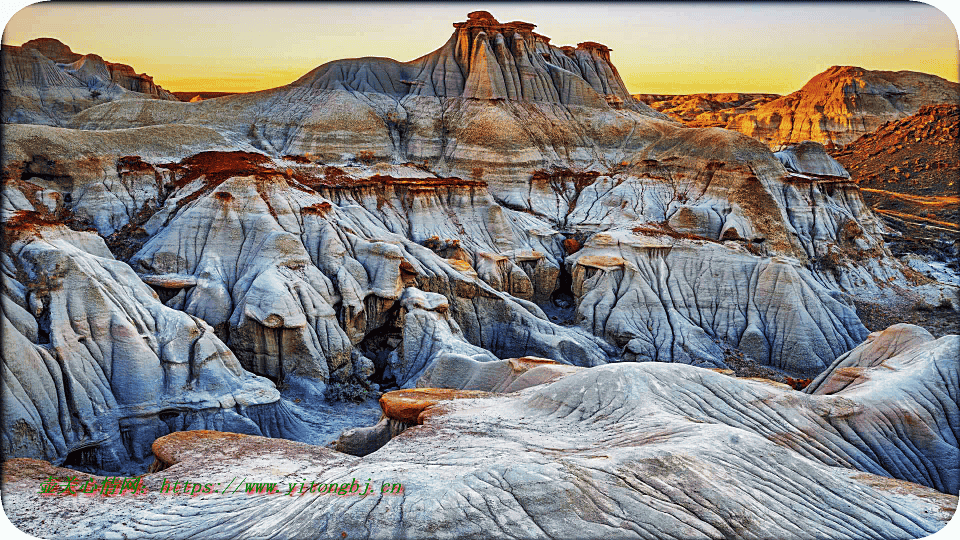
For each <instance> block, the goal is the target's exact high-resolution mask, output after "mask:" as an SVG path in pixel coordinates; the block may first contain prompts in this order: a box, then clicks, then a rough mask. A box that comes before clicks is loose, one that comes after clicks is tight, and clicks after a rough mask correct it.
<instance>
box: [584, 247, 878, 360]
mask: <svg viewBox="0 0 960 540" xmlns="http://www.w3.org/2000/svg"><path fill="white" fill-rule="evenodd" d="M567 264H568V265H569V266H570V268H571V270H570V272H571V275H572V276H573V293H574V295H575V297H576V298H577V321H578V324H579V325H580V326H581V327H582V328H584V329H586V330H590V331H592V332H593V333H595V334H598V335H602V336H604V337H605V338H606V339H607V340H608V341H609V342H611V343H613V344H615V345H616V346H617V347H619V348H621V351H622V352H621V359H623V360H628V361H651V360H653V361H663V360H669V361H673V362H682V363H685V364H694V365H704V366H716V367H726V364H725V363H724V361H723V359H724V352H725V348H730V347H734V348H738V349H740V350H741V351H743V352H744V353H745V354H746V355H747V356H749V357H750V358H752V359H753V360H754V361H756V362H759V363H760V364H764V365H770V366H773V367H776V368H778V369H781V370H784V371H786V372H788V373H793V374H801V375H806V376H811V375H815V374H817V373H819V372H820V371H821V370H823V369H824V368H825V367H827V366H828V365H829V363H830V362H832V359H834V358H836V357H837V356H838V355H839V354H842V353H843V352H845V351H847V350H849V349H850V348H852V347H853V346H855V345H856V344H857V343H859V342H860V341H862V340H863V338H864V337H865V336H866V335H867V331H866V329H865V328H864V327H863V325H862V324H860V321H859V320H858V319H857V316H856V312H855V311H854V310H853V309H852V308H851V307H850V306H848V305H845V304H843V303H842V302H838V301H836V300H834V299H833V298H831V296H830V295H829V294H828V292H827V291H826V290H825V289H824V288H823V287H822V286H821V285H820V284H819V283H818V282H817V281H816V280H815V279H814V277H813V276H812V275H811V274H810V272H809V271H808V270H807V269H805V268H803V267H800V266H798V265H796V264H795V263H791V261H790V260H789V259H787V258H782V257H778V258H773V259H760V258H757V257H755V256H752V255H750V254H746V253H742V252H738V251H737V250H734V249H731V248H729V247H726V246H723V245H720V244H718V243H713V242H705V241H696V240H686V239H673V238H670V237H668V236H665V235H664V236H659V237H658V236H648V235H646V234H637V233H634V232H632V231H629V230H628V231H624V230H611V231H607V232H603V233H598V234H596V235H594V236H593V237H592V238H591V239H590V240H589V241H588V242H587V243H586V244H585V245H584V247H583V249H582V250H580V251H579V252H577V253H576V254H574V255H571V256H570V257H568V258H567Z"/></svg>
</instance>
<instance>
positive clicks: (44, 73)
mask: <svg viewBox="0 0 960 540" xmlns="http://www.w3.org/2000/svg"><path fill="white" fill-rule="evenodd" d="M2 56H3V111H2V115H3V121H4V122H5V123H22V124H47V125H54V126H59V125H64V123H65V122H66V120H68V119H69V118H70V117H71V116H73V115H74V114H76V113H77V112H80V111H81V110H83V109H86V108H89V107H93V106H95V105H99V104H101V103H105V102H108V101H113V100H117V99H164V100H173V101H176V100H177V98H176V97H175V96H174V95H173V94H171V93H170V92H167V91H166V90H164V89H163V88H160V87H159V86H157V85H156V84H155V83H154V82H153V77H150V76H149V75H146V74H138V73H137V72H136V71H135V70H134V69H133V67H131V66H128V65H125V64H117V63H114V62H107V61H105V60H104V59H103V58H101V57H100V56H97V55H95V54H85V55H82V54H77V53H75V52H73V51H71V50H70V47H68V46H66V45H64V44H63V43H61V42H59V41H57V40H55V39H51V38H40V39H33V40H30V41H28V42H26V43H24V44H23V45H21V46H12V45H4V46H3V50H2Z"/></svg>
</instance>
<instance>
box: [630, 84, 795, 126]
mask: <svg viewBox="0 0 960 540" xmlns="http://www.w3.org/2000/svg"><path fill="white" fill-rule="evenodd" d="M633 97H634V98H636V99H638V100H640V101H642V102H644V103H646V104H647V105H650V106H651V107H652V108H653V109H655V110H657V111H660V112H662V113H664V114H666V115H667V116H669V117H671V118H674V119H676V120H679V121H681V122H683V123H684V124H686V125H688V126H690V127H721V128H722V127H727V123H728V122H729V121H730V119H731V118H733V117H735V116H737V115H740V114H744V113H749V112H751V111H753V110H754V109H756V108H757V107H758V106H760V105H763V104H765V103H768V102H770V101H773V100H775V99H777V98H779V97H780V95H779V94H744V93H739V92H736V93H719V94H685V95H664V94H633Z"/></svg>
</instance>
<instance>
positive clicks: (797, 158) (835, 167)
mask: <svg viewBox="0 0 960 540" xmlns="http://www.w3.org/2000/svg"><path fill="white" fill-rule="evenodd" d="M773 155H775V156H777V159H779V160H780V163H783V166H784V167H786V168H787V170H788V171H790V172H794V173H799V174H801V175H812V176H813V177H825V178H823V180H825V181H829V180H830V179H835V180H837V181H843V180H849V179H850V173H848V172H847V170H846V169H844V168H843V165H840V163H838V162H837V160H835V159H833V158H832V157H830V155H829V154H827V151H826V149H824V147H823V145H822V144H819V143H815V142H813V141H804V142H802V143H800V144H794V145H790V146H788V147H786V148H784V149H783V150H780V151H779V152H774V153H773Z"/></svg>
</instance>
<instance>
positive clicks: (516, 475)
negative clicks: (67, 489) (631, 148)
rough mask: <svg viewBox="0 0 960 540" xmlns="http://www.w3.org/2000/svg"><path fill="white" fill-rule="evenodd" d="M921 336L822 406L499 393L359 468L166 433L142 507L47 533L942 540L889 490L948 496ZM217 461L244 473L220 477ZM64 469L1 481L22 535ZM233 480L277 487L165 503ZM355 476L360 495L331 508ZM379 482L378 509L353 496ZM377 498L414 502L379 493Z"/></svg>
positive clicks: (663, 377) (715, 382) (939, 406)
mask: <svg viewBox="0 0 960 540" xmlns="http://www.w3.org/2000/svg"><path fill="white" fill-rule="evenodd" d="M922 334H923V331H922V330H920V329H917V328H911V327H903V328H893V329H890V330H888V331H887V332H884V333H883V334H880V335H875V336H873V337H872V339H871V340H870V341H868V342H867V343H866V344H864V345H863V346H861V347H859V348H857V349H855V350H854V351H852V352H851V353H850V354H849V355H848V356H847V357H846V358H845V359H843V360H841V361H839V362H838V363H837V365H836V366H834V368H833V369H832V370H831V371H830V372H828V373H827V374H825V376H824V377H823V378H822V379H821V380H822V381H823V383H822V384H819V385H818V388H817V389H816V390H814V391H812V392H810V393H801V392H796V391H794V390H789V389H782V388H779V387H775V386H771V385H769V384H764V383H762V382H759V381H748V380H738V379H735V378H732V377H729V376H726V375H721V374H718V373H714V372H711V371H709V370H704V369H700V368H696V367H692V366H682V365H668V364H663V363H648V364H619V365H608V366H602V367H595V368H592V369H580V370H578V371H574V372H573V373H570V374H568V375H566V376H564V377H562V378H560V379H559V380H557V381H555V382H552V383H549V384H543V385H537V386H534V387H530V388H527V389H526V390H523V391H520V392H519V393H512V394H506V395H504V394H484V393H480V392H474V393H473V396H476V397H473V398H471V397H468V395H466V394H464V393H463V392H464V391H458V392H459V393H457V392H452V393H451V395H452V396H455V397H459V399H454V400H452V401H447V402H444V403H440V404H437V405H434V406H432V407H430V408H428V409H426V410H425V411H424V412H423V413H421V414H420V415H419V419H420V421H421V422H422V424H421V425H418V426H413V427H409V428H407V429H406V430H405V431H403V432H402V433H400V434H399V435H398V436H396V437H394V438H393V439H392V440H390V442H389V443H388V444H386V445H385V446H384V447H382V448H380V449H379V450H378V451H376V452H373V453H372V454H369V455H366V456H364V457H354V456H348V455H345V454H342V453H338V452H334V451H332V450H327V449H324V448H317V447H310V446H306V445H300V444H297V443H291V442H286V441H276V440H268V439H261V438H257V437H245V436H237V435H229V434H208V433H205V432H195V433H178V434H173V435H169V436H167V437H164V438H162V439H160V440H158V441H157V442H156V443H155V445H154V448H155V451H156V453H157V455H158V456H162V460H163V463H164V464H165V465H167V466H168V468H166V469H165V470H163V471H161V472H160V473H157V474H152V475H147V476H146V477H145V480H144V485H145V486H146V489H147V490H148V493H147V494H145V495H142V496H140V497H114V498H111V499H107V498H99V497H97V498H90V499H89V500H85V501H83V502H84V504H86V505H90V506H93V507H94V508H104V509H106V508H107V506H108V505H109V509H110V511H109V512H90V513H87V514H85V515H82V516H76V514H74V516H76V517H68V518H66V519H63V520H59V521H57V522H56V523H55V524H54V525H53V527H54V528H55V529H56V532H57V533H58V534H60V535H65V537H69V536H70V535H72V534H79V533H80V532H82V533H84V534H96V535H105V536H113V535H127V536H136V537H146V538H187V537H191V536H193V535H197V534H201V533H203V532H204V531H209V530H210V529H211V528H212V527H216V529H217V530H218V531H220V532H222V533H223V534H224V535H228V536H231V537H240V538H247V537H259V536H263V535H267V534H270V535H282V536H283V537H286V538H300V537H308V536H310V537H314V536H317V535H320V536H325V537H326V536H342V535H343V534H346V535H347V536H346V537H347V538H353V537H360V538H387V537H417V538H419V537H430V538H465V537H466V538H474V537H476V538H486V537H489V536H491V535H494V536H501V535H509V536H523V537H535V538H570V537H582V536H584V535H588V536H591V537H596V536H616V537H624V538H637V537H640V538H730V537H776V538H808V537H810V536H815V537H844V538H917V537H921V536H924V535H927V534H930V533H932V532H934V531H936V530H938V529H939V528H940V527H942V525H943V521H945V520H946V519H949V516H950V514H951V513H952V512H953V511H954V510H955V507H956V501H957V500H956V497H954V496H951V495H944V494H942V493H941V494H938V492H937V491H934V490H931V489H929V488H925V487H923V486H920V485H917V484H912V483H910V482H907V481H898V480H894V479H891V478H889V477H890V476H893V477H895V478H909V479H913V480H917V481H919V482H923V483H926V484H929V485H934V486H936V487H937V488H941V489H942V488H944V487H946V488H950V487H952V488H953V489H954V490H955V489H956V486H957V484H956V481H957V473H958V471H957V467H956V464H957V461H958V460H957V447H956V436H957V433H958V428H960V425H958V424H957V418H958V416H957V413H958V410H957V407H956V403H957V398H958V395H957V392H958V387H957V384H956V378H957V364H956V361H955V356H956V354H957V353H958V352H960V351H958V344H960V342H958V340H957V337H956V336H952V337H949V338H941V339H940V340H936V341H934V340H932V339H931V338H929V336H926V337H924V336H923V335H922ZM891 345H892V348H887V351H889V354H887V353H884V354H881V355H879V356H878V355H877V347H881V346H882V347H888V346H891ZM851 369H859V370H860V371H859V372H858V373H859V376H858V377H859V378H856V380H854V381H853V382H850V375H849V373H850V370H851ZM838 377H839V378H840V379H841V380H843V381H845V383H841V382H838ZM855 377H857V376H855ZM847 383H849V384H847ZM891 387H894V388H896V389H897V390H896V392H897V395H895V396H891V395H889V389H890V388H891ZM434 394H437V392H434ZM884 441H886V442H884ZM894 441H896V442H894ZM875 444H880V446H873V445H875ZM225 454H226V455H238V456H244V457H240V458H239V459H236V460H231V461H230V463H229V464H226V463H224V461H223V459H222V456H223V455H225ZM265 458H268V459H265ZM38 469H39V470H38ZM866 471H870V472H866ZM63 472H66V471H62V470H61V471H56V470H50V469H43V468H38V467H37V465H35V464H34V462H30V461H28V460H15V461H13V462H8V466H7V467H5V469H4V474H5V475H6V476H5V479H6V480H7V481H8V483H7V484H6V491H5V493H4V501H5V505H6V506H5V508H7V511H8V512H9V513H10V515H11V517H12V518H13V519H15V520H16V521H17V522H18V523H20V524H21V525H20V526H21V527H23V528H24V529H25V530H27V531H28V532H31V531H39V530H41V528H44V527H50V526H45V525H42V524H41V523H40V518H39V517H31V505H37V504H39V503H40V502H41V501H42V502H43V503H44V505H52V506H53V507H54V508H56V509H60V508H61V507H62V508H67V507H69V506H70V503H71V502H72V501H71V500H70V498H69V497H54V498H46V499H40V497H41V496H40V495H38V494H37V493H36V491H37V490H36V482H38V481H39V479H40V477H41V474H42V475H46V474H50V473H53V474H54V475H56V474H57V473H60V474H63ZM236 475H240V476H241V477H250V478H258V479H260V480H259V481H267V482H277V483H278V484H277V489H278V491H279V494H277V495H271V496H248V495H239V496H238V495H224V494H222V493H216V494H214V493H211V494H209V495H197V496H193V497H191V496H172V495H169V494H166V495H164V494H161V493H158V491H159V489H160V488H161V485H162V482H163V478H189V479H190V481H191V482H199V483H201V484H203V483H207V482H213V483H215V482H218V481H220V482H222V481H225V480H224V479H228V478H232V477H233V476H236ZM352 479H356V481H357V483H358V495H352V496H350V495H348V496H337V495H330V494H328V493H326V491H327V489H328V487H329V486H328V485H329V483H331V482H335V483H337V484H338V485H339V484H340V483H344V482H345V483H348V484H349V483H351V481H352ZM11 480H13V481H11ZM367 482H370V483H371V485H372V487H373V493H372V494H369V495H366V496H360V495H359V493H360V492H361V491H365V489H366V483H367ZM293 483H296V484H297V485H296V486H295V487H294V490H293V491H292V492H291V491H290V487H291V484H293ZM301 483H305V484H306V489H305V490H304V491H305V492H304V493H302V494H301V493H300V486H301ZM311 483H313V484H311ZM320 483H323V484H325V487H324V488H322V489H323V492H321V493H317V491H318V489H319V488H315V489H314V490H313V492H310V486H311V485H319V484H320ZM383 483H387V484H388V488H389V489H391V490H392V489H393V488H392V485H393V484H401V485H402V492H400V493H383V492H382V487H381V486H382V484H383ZM222 489H224V486H220V487H219V488H218V491H219V490H222ZM290 493H292V495H290ZM66 515H68V516H69V515H70V514H66ZM201 516H202V517H201ZM252 516H257V519H253V518H252ZM43 530H47V531H48V532H49V530H50V529H49V528H45V529H43Z"/></svg>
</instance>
